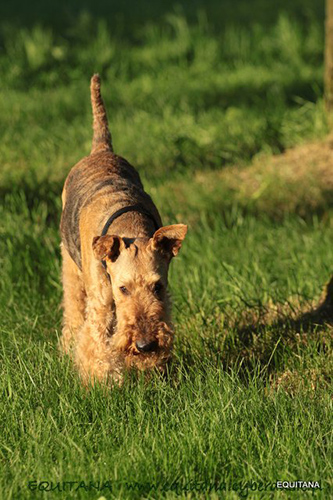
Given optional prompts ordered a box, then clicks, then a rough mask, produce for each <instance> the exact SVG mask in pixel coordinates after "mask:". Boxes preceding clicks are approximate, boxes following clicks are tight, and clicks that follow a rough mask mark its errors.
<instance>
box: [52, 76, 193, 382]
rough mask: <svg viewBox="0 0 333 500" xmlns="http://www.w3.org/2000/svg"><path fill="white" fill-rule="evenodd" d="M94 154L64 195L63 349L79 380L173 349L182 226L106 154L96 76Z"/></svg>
mask: <svg viewBox="0 0 333 500" xmlns="http://www.w3.org/2000/svg"><path fill="white" fill-rule="evenodd" d="M91 101H92V110H93V129H94V134H93V142H92V150H91V154H90V156H88V157H85V158H83V159H82V160H81V161H80V162H79V163H78V164H77V165H75V167H73V168H72V170H71V172H70V173H69V175H68V177H67V179H66V182H65V186H64V189H63V193H62V203H63V212H62V216H61V225H60V227H61V237H62V245H61V250H62V257H63V268H62V279H63V288H64V299H63V307H64V319H63V331H62V338H61V346H62V349H63V350H64V351H65V352H67V353H73V356H74V359H75V363H76V365H77V367H78V369H79V371H80V374H81V376H82V377H83V378H84V380H85V381H87V380H88V379H89V378H91V379H94V378H97V379H99V380H104V379H107V378H108V377H111V379H113V380H117V381H120V380H121V379H122V373H123V372H124V369H126V368H131V367H136V368H138V369H140V370H145V369H147V368H154V367H157V368H158V369H160V370H163V369H164V368H165V366H166V363H167V361H168V359H169V358H170V353H171V349H172V345H173V336H174V333H173V330H172V326H171V322H170V304H169V297H168V291H167V287H168V268H169V264H170V261H171V259H172V257H174V256H175V255H177V253H178V252H179V249H180V247H181V244H182V241H183V239H184V238H185V235H186V232H187V226H185V225H183V224H174V225H171V226H165V227H163V226H162V222H161V218H160V215H159V213H158V210H157V208H156V207H155V205H154V203H153V202H152V200H151V198H150V196H149V195H148V194H147V193H145V191H144V189H143V185H142V183H141V180H140V177H139V175H138V173H137V172H136V170H135V169H134V168H133V167H132V166H131V165H130V164H129V163H128V162H127V161H126V160H125V159H123V158H121V157H120V156H117V155H115V154H114V153H113V149H112V141H111V135H110V132H109V129H108V123H107V116H106V111H105V108H104V104H103V100H102V97H101V93H100V78H99V76H98V75H94V76H93V77H92V79H91Z"/></svg>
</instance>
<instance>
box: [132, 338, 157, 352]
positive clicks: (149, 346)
mask: <svg viewBox="0 0 333 500" xmlns="http://www.w3.org/2000/svg"><path fill="white" fill-rule="evenodd" d="M135 345H136V348H137V350H138V351H140V352H151V351H156V349H157V346H158V343H157V341H156V340H153V341H150V340H148V341H147V340H145V339H141V340H137V341H136V342H135Z"/></svg>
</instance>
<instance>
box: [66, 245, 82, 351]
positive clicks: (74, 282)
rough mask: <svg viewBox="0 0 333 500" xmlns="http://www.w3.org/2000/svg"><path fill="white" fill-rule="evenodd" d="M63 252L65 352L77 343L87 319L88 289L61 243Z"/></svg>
mask: <svg viewBox="0 0 333 500" xmlns="http://www.w3.org/2000/svg"><path fill="white" fill-rule="evenodd" d="M61 253H62V283H63V290H64V296H63V310H64V314H63V328H62V337H61V339H60V348H61V350H62V351H64V352H65V353H68V352H69V351H70V348H71V346H72V345H73V344H74V343H75V339H76V336H77V333H78V331H79V329H80V328H81V327H82V325H83V323H84V320H85V309H86V291H85V287H84V283H83V280H82V273H81V271H80V269H79V268H78V267H77V265H76V264H75V263H74V261H73V260H72V258H71V257H70V255H69V253H68V252H67V250H66V248H65V247H64V245H61Z"/></svg>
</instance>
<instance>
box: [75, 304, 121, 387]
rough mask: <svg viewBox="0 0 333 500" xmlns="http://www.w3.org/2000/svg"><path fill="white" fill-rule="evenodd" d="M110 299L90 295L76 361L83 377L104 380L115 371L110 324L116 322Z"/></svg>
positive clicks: (78, 338)
mask: <svg viewBox="0 0 333 500" xmlns="http://www.w3.org/2000/svg"><path fill="white" fill-rule="evenodd" d="M108 302H109V301H102V300H101V299H100V298H99V299H97V298H96V297H94V298H93V297H92V296H90V297H89V300H88V303H89V305H88V307H87V310H86V314H87V315H86V320H85V322H84V324H83V326H82V328H81V330H80V332H79V334H78V337H77V344H76V350H75V363H76V365H77V367H78V369H79V372H80V375H81V377H82V378H83V379H84V380H85V381H86V382H87V381H88V380H89V379H90V380H91V381H92V382H93V380H94V379H97V380H104V379H106V378H107V377H108V375H110V373H111V372H112V371H113V367H112V364H113V363H112V361H113V356H112V348H111V347H110V342H109V340H110V333H112V332H110V325H112V324H113V322H114V317H113V316H114V312H113V310H112V301H111V304H110V303H108Z"/></svg>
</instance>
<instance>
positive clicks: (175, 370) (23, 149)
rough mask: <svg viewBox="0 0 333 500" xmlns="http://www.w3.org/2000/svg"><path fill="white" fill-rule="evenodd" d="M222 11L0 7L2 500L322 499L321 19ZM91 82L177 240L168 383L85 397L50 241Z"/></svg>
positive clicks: (332, 183) (332, 316)
mask: <svg viewBox="0 0 333 500" xmlns="http://www.w3.org/2000/svg"><path fill="white" fill-rule="evenodd" d="M237 3H238V9H234V4H235V2H234V1H233V2H231V1H229V0H225V1H224V2H215V1H214V0H212V1H210V2H207V3H206V5H204V4H203V3H200V2H199V1H195V2H193V3H190V2H185V1H184V2H182V3H181V6H179V5H178V6H174V7H172V6H170V4H169V3H168V2H165V1H163V0H160V1H159V2H155V3H152V2H148V1H143V2H142V8H140V7H139V4H138V3H135V2H126V3H125V2H124V6H122V7H117V5H116V4H113V3H112V4H110V5H109V4H108V3H107V2H105V3H102V2H101V3H100V5H99V4H98V3H96V2H95V3H93V2H91V3H89V2H88V3H87V4H86V8H85V9H81V8H80V5H79V3H78V2H75V1H74V0H71V2H70V3H69V4H68V2H67V3H66V4H65V2H59V3H58V4H57V8H55V7H51V4H49V3H47V2H44V3H43V4H39V3H38V2H37V1H35V2H33V3H32V4H31V5H30V9H29V10H27V6H26V5H25V4H24V5H23V4H22V6H21V9H19V10H15V8H14V7H13V6H10V4H9V3H6V5H5V4H3V5H2V6H1V8H0V14H1V15H0V18H1V22H0V43H1V47H0V48H1V51H0V72H1V88H0V110H1V115H0V116H1V120H0V127H1V142H0V152H1V167H0V169H1V170H0V192H1V200H0V232H1V239H0V248H1V252H0V259H1V261H0V273H1V280H0V329H1V358H2V361H1V378H0V387H1V398H2V401H1V406H0V412H1V413H0V417H1V418H0V421H1V426H2V431H1V435H0V444H1V446H0V458H1V468H0V486H1V487H0V498H1V499H2V498H3V499H6V500H7V499H13V500H17V499H19V500H20V499H23V500H25V499H30V498H66V499H67V498H79V499H81V498H82V499H85V498H89V499H90V498H91V499H96V500H97V499H99V498H101V497H103V498H106V499H107V500H109V499H119V498H121V499H123V498H124V499H127V498H128V499H132V498H133V499H139V498H151V499H158V498H166V499H170V500H171V499H175V498H199V499H203V498H212V499H217V498H230V499H237V498H247V497H248V498H254V497H258V498H277V499H279V498H300V497H303V496H305V497H308V496H310V495H312V493H311V492H308V493H304V492H301V491H293V492H290V491H289V492H285V491H284V492H283V491H279V490H278V491H277V490H275V486H274V485H275V483H276V481H279V480H281V481H282V480H287V481H296V480H302V481H319V482H320V484H321V490H316V491H315V492H314V496H315V497H317V498H323V499H327V498H330V497H332V495H333V490H332V487H333V484H332V477H333V474H332V473H333V470H332V463H333V456H332V450H333V442H332V441H333V440H332V420H333V419H332V406H333V405H332V380H333V357H332V340H333V330H332V325H333V313H332V307H333V306H332V298H331V299H330V300H331V302H330V301H329V299H327V301H326V303H327V304H328V307H327V309H326V310H325V311H319V312H318V311H316V307H317V305H318V304H319V303H320V301H321V300H323V298H321V297H322V294H323V292H324V289H325V284H326V283H327V282H328V281H329V279H330V278H331V276H332V262H333V245H332V236H333V223H332V211H333V148H332V142H331V139H329V138H327V134H328V127H327V123H326V117H325V113H324V106H323V98H322V95H323V84H322V73H323V63H322V61H323V46H324V34H323V10H324V8H323V2H319V1H315V0H313V1H311V0H307V1H304V0H302V1H300V0H295V1H293V2H289V4H288V3H287V2H285V1H282V0H279V1H276V2H275V3H274V6H272V5H271V6H270V7H269V8H268V7H267V2H264V1H263V0H253V1H251V2H247V1H245V0H239V1H238V2H237ZM67 4H68V5H67ZM132 4H133V5H132ZM125 5H126V6H125ZM34 9H35V10H34ZM18 12H19V14H18ZM34 12H35V13H38V15H37V14H36V16H34V15H33V13H34ZM96 71H99V72H100V74H101V76H102V78H103V91H104V97H105V101H106V104H107V107H108V115H109V121H110V125H111V130H112V134H113V141H114V146H115V150H116V152H117V153H118V154H121V155H123V156H125V157H126V158H127V159H128V160H129V161H130V162H131V163H132V164H134V165H135V166H136V167H137V169H138V170H139V172H140V174H141V177H142V179H143V181H144V183H145V186H146V189H147V191H148V192H149V193H150V194H151V195H152V196H153V199H154V200H155V202H156V204H157V206H158V208H159V210H160V212H161V214H162V217H163V221H164V223H165V224H167V223H173V222H175V221H178V222H187V223H188V224H189V233H188V238H187V240H186V242H185V243H184V246H183V249H182V251H181V254H180V256H179V258H177V259H175V262H174V263H173V265H172V270H171V278H170V282H171V283H170V285H171V290H172V295H173V302H174V308H173V312H174V314H173V316H174V321H175V324H176V327H177V338H176V345H175V352H174V363H173V365H172V367H171V369H170V373H169V376H168V377H167V379H166V380H164V379H163V380H162V379H160V378H159V377H158V376H157V375H156V376H154V377H152V379H151V380H150V381H149V382H145V381H144V380H142V379H140V378H138V377H135V376H129V377H128V380H126V382H125V384H124V385H123V387H121V388H114V389H113V390H112V391H105V390H104V389H103V388H102V387H99V386H96V387H95V388H94V389H93V390H91V391H90V392H89V393H87V392H86V391H85V390H84V389H83V388H82V387H81V386H80V383H79V380H78V378H77V376H76V374H75V373H74V371H73V370H72V367H71V364H70V362H69V361H68V360H67V359H61V358H60V357H59V355H58V351H57V338H58V336H59V334H60V329H61V309H60V303H61V294H62V290H61V285H60V252H59V243H60V239H59V230H58V226H59V218H60V211H61V202H60V194H61V188H62V183H63V181H64V179H65V176H66V174H67V173H68V171H69V169H70V168H71V166H73V165H74V164H75V163H76V162H77V161H78V160H79V159H80V158H81V157H82V156H83V155H85V154H88V153H89V149H90V144H91V113H90V102H89V79H90V76H91V74H92V73H94V72H96ZM290 148H292V150H291V151H289V149H290ZM273 155H274V156H273ZM313 310H314V312H312V313H311V311H313ZM309 311H310V312H309ZM71 481H72V482H73V483H72V484H70V483H69V482H71ZM90 481H92V482H93V485H90V484H89V483H90ZM98 481H99V482H100V485H99V488H98V485H97V482H98ZM29 482H30V487H29ZM58 482H59V485H58V486H57V483H58ZM65 483H66V484H65ZM261 483H262V485H261ZM259 487H262V491H260V492H259V491H258V488H259ZM43 488H44V489H45V488H46V489H47V490H50V489H52V488H53V491H44V492H43V491H42V490H43ZM251 488H252V490H251Z"/></svg>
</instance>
